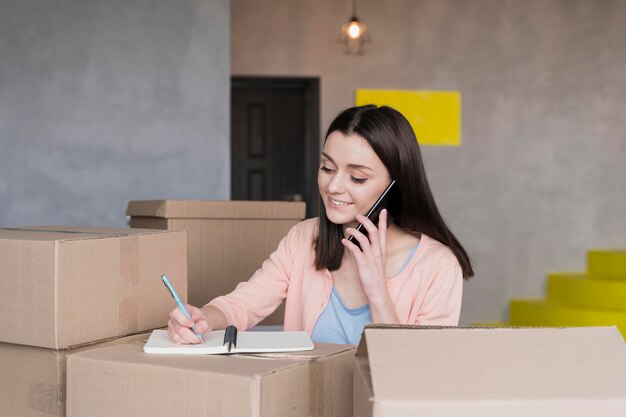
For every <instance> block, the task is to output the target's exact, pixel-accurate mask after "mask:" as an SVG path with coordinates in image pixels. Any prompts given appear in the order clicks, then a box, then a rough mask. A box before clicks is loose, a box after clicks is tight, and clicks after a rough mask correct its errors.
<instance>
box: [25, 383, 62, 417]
mask: <svg viewBox="0 0 626 417" xmlns="http://www.w3.org/2000/svg"><path fill="white" fill-rule="evenodd" d="M58 406H59V396H58V387H57V386H54V385H51V384H44V383H41V382H35V381H33V382H31V383H30V385H29V387H28V408H29V409H31V410H34V411H39V412H41V413H45V414H50V415H53V416H56V415H58V414H59V409H58Z"/></svg>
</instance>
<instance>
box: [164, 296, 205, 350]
mask: <svg viewBox="0 0 626 417" xmlns="http://www.w3.org/2000/svg"><path fill="white" fill-rule="evenodd" d="M185 308H186V309H187V311H188V312H189V314H190V315H191V318H192V319H193V320H189V319H188V318H187V316H185V313H183V312H182V310H181V309H180V308H178V307H176V308H175V309H174V310H172V311H171V312H170V319H169V321H168V322H167V336H168V337H169V339H170V340H171V341H172V342H174V343H179V344H195V343H200V339H199V338H198V336H196V334H195V333H194V331H193V330H192V329H191V326H193V325H194V324H195V327H196V331H197V332H198V333H200V334H203V333H206V332H208V331H209V330H213V328H212V326H210V325H209V318H208V317H207V315H206V314H205V312H204V311H203V310H201V309H199V308H197V307H194V306H192V305H189V304H185Z"/></svg>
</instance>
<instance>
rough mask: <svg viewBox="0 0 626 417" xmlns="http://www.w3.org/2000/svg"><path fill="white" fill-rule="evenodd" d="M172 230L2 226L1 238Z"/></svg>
mask: <svg viewBox="0 0 626 417" xmlns="http://www.w3.org/2000/svg"><path fill="white" fill-rule="evenodd" d="M164 232H165V233H168V232H170V233H171V232H172V231H167V230H155V229H131V228H121V227H120V228H114V227H83V226H30V227H23V228H1V229H0V239H7V240H30V241H57V240H58V241H62V240H80V239H99V238H108V237H119V236H135V235H144V234H155V233H164Z"/></svg>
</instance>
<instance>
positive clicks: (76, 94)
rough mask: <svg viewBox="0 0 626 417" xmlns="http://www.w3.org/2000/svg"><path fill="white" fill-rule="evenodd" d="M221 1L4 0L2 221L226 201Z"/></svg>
mask: <svg viewBox="0 0 626 417" xmlns="http://www.w3.org/2000/svg"><path fill="white" fill-rule="evenodd" d="M229 8H230V4H229V2H228V1H227V0H177V1H170V0H108V1H95V0H19V1H10V0H0V227H16V226H22V225H33V224H67V225H102V226H118V225H125V224H126V217H125V215H124V210H125V208H126V204H127V202H128V200H131V199H151V198H221V199H224V198H226V199H227V198H229V196H230V145H229V142H230V138H229V136H230V135H229V131H230V122H229V120H230V118H229V115H230V104H229V96H230V93H229V80H230V68H229V36H230V33H229V18H230V17H229Z"/></svg>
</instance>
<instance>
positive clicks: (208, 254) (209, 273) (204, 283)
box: [126, 200, 306, 324]
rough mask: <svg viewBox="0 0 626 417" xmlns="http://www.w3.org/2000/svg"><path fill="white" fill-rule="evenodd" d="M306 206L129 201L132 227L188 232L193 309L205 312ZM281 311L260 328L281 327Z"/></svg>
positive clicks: (253, 266)
mask: <svg viewBox="0 0 626 417" xmlns="http://www.w3.org/2000/svg"><path fill="white" fill-rule="evenodd" d="M305 210H306V205H305V203H302V202H286V201H201V200H155V201H131V202H129V203H128V208H127V210H126V214H127V215H129V216H130V226H131V227H148V228H156V229H170V230H187V232H188V239H189V281H188V285H189V303H190V304H192V305H196V306H202V305H204V304H206V303H207V302H209V301H210V300H212V299H213V298H215V297H217V296H219V295H224V294H227V293H229V292H231V291H232V290H233V289H234V288H235V287H236V286H237V284H238V283H239V282H241V281H245V280H247V279H248V278H250V277H251V276H252V274H253V273H254V272H255V271H256V270H257V269H259V268H260V267H261V264H262V263H263V261H264V260H265V259H267V257H268V256H269V255H270V253H272V252H273V251H274V250H275V249H276V248H277V247H278V243H279V242H280V240H281V239H282V238H283V237H284V236H285V235H286V234H287V232H288V231H289V229H291V227H293V226H294V225H295V224H296V223H298V222H299V221H300V220H302V219H303V218H304V215H305ZM283 312H284V308H283V307H282V306H281V307H280V308H279V309H278V310H277V311H276V312H275V313H274V314H272V315H271V316H269V317H268V318H267V319H265V320H264V321H263V322H262V324H282V323H283Z"/></svg>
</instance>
